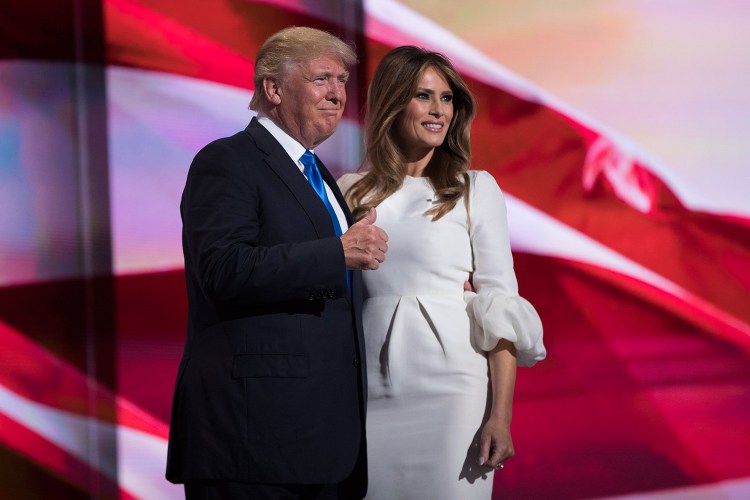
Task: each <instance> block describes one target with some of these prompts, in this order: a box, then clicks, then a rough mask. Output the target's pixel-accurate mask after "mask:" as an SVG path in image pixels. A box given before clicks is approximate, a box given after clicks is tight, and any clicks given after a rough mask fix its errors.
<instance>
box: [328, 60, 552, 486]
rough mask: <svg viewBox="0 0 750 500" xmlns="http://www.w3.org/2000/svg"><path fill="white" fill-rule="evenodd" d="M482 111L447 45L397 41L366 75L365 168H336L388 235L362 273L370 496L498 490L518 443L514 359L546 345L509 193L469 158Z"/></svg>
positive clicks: (527, 359) (353, 201) (362, 209)
mask: <svg viewBox="0 0 750 500" xmlns="http://www.w3.org/2000/svg"><path fill="white" fill-rule="evenodd" d="M474 112H475V107H474V100H473V98H472V96H471V93H470V91H469V89H468V88H467V87H466V84H465V83H464V82H463V81H462V80H461V77H460V76H459V75H458V73H457V72H456V70H455V69H454V68H453V67H452V66H451V64H450V62H449V61H448V60H447V59H445V58H444V57H443V56H441V55H440V54H437V53H434V52H428V51H425V50H422V49H419V48H417V47H411V46H407V47H398V48H396V49H393V50H392V51H390V52H389V53H388V54H387V55H386V56H385V57H384V58H383V60H382V61H381V62H380V64H379V66H378V68H377V69H376V71H375V75H374V77H373V80H372V82H371V84H370V89H369V92H368V100H367V118H366V152H365V161H364V165H363V169H362V173H356V174H347V175H345V176H343V177H342V178H341V179H340V181H339V184H340V185H341V187H342V190H343V191H344V192H345V193H346V197H347V201H348V202H349V204H350V206H351V208H352V210H353V211H354V214H355V217H357V216H359V217H361V216H363V215H364V214H366V213H367V212H368V211H369V210H370V209H371V208H372V207H376V208H377V224H378V226H380V227H381V228H382V229H384V230H385V231H386V233H387V234H388V236H389V241H388V244H389V250H388V258H387V259H386V260H385V261H384V262H383V263H382V264H381V266H380V268H379V269H378V270H377V271H369V272H367V273H364V280H365V299H366V300H365V305H364V328H365V338H366V352H367V364H368V391H369V400H368V417H367V439H368V462H369V474H370V477H369V491H368V498H373V499H389V500H391V499H398V498H431V499H457V498H461V499H470V498H483V499H488V498H490V496H491V494H492V478H493V473H494V470H495V468H502V467H503V462H504V461H505V460H507V459H508V458H510V457H511V456H513V454H514V450H513V442H512V440H511V435H510V421H511V410H512V400H513V388H514V384H515V377H516V365H517V364H525V365H532V364H534V362H536V361H537V360H541V359H543V358H544V356H545V350H544V346H543V344H542V326H541V322H540V320H539V317H538V315H537V314H536V311H535V310H534V308H533V307H532V306H531V304H529V303H528V302H526V301H525V300H524V299H523V298H521V297H519V296H518V290H517V284H516V278H515V274H514V272H513V262H512V257H511V252H510V243H509V240H508V231H507V223H506V215H505V202H504V199H503V196H502V193H501V192H500V189H499V188H498V186H497V183H496V182H495V180H494V179H493V177H492V176H491V175H490V174H488V173H487V172H479V171H469V170H468V169H469V160H470V144H469V129H470V125H471V121H472V119H473V117H474ZM468 281H471V284H467V285H466V286H467V289H468V290H469V291H467V292H466V293H464V284H465V283H466V282H468ZM472 286H473V290H475V291H476V293H474V292H473V291H471V289H472Z"/></svg>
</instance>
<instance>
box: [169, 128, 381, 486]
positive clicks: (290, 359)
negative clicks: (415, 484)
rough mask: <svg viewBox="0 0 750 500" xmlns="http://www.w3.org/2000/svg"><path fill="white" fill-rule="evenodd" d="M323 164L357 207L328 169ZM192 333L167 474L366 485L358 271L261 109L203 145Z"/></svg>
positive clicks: (192, 201) (187, 204)
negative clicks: (349, 265)
mask: <svg viewBox="0 0 750 500" xmlns="http://www.w3.org/2000/svg"><path fill="white" fill-rule="evenodd" d="M318 165H319V167H320V171H321V175H322V176H323V178H324V180H325V181H326V182H327V183H328V185H329V186H330V187H331V189H332V191H333V192H334V193H335V196H336V198H337V200H338V202H339V204H340V205H341V207H342V208H343V209H344V211H345V213H346V216H347V219H348V221H349V224H351V223H352V221H351V215H350V214H349V211H348V210H347V208H346V203H345V202H344V199H343V197H342V195H341V193H340V191H339V190H338V187H337V186H336V183H335V181H334V179H333V177H332V176H331V174H330V173H329V172H328V170H326V168H325V166H324V165H323V164H322V163H321V162H320V161H319V162H318ZM180 210H181V215H182V221H183V251H184V257H185V275H186V281H187V293H188V302H189V308H188V332H187V342H186V345H185V352H184V355H183V358H182V360H181V362H180V365H179V370H178V375H177V383H176V387H175V394H174V401H173V406H172V418H171V423H170V435H169V452H168V459H167V479H169V480H170V481H172V482H185V481H190V480H195V479H218V480H232V481H250V482H263V483H286V484H319V483H325V484H328V483H336V482H340V481H342V480H344V479H345V478H347V477H349V478H350V481H349V482H350V486H353V487H354V490H353V491H356V493H352V497H361V496H363V495H364V492H365V490H366V463H365V456H366V455H365V453H366V452H365V450H366V444H365V438H364V420H365V405H366V380H365V368H364V360H365V356H364V353H363V349H364V340H363V337H362V327H361V324H362V323H361V307H362V281H361V274H360V272H359V271H354V272H352V276H351V290H350V289H349V288H348V286H347V280H346V273H345V263H344V252H343V247H342V245H341V241H340V239H339V238H338V237H336V235H335V233H334V229H333V224H332V223H331V219H330V216H329V214H328V212H327V210H326V208H325V206H324V205H323V203H322V202H321V201H320V199H319V198H318V197H317V195H316V194H315V191H314V190H313V189H312V187H311V186H310V184H309V183H308V182H307V180H306V179H305V177H304V176H303V175H302V173H301V172H300V170H299V168H298V167H297V165H296V164H295V163H294V162H293V161H292V160H291V159H290V158H289V156H288V155H287V153H286V152H285V151H284V149H283V148H282V147H281V145H280V144H279V143H278V141H276V140H275V139H274V137H273V136H272V135H271V134H270V133H269V132H268V131H267V130H266V129H265V128H264V127H263V126H262V125H260V124H259V123H258V122H257V120H255V119H253V120H252V121H251V122H250V124H249V125H248V127H247V128H246V129H245V130H244V131H242V132H239V133H237V134H235V135H234V136H232V137H227V138H223V139H219V140H217V141H214V142H212V143H210V144H209V145H207V146H206V147H205V148H203V149H202V150H201V151H200V152H199V153H198V154H197V155H196V157H195V159H194V160H193V163H192V165H191V166H190V171H189V173H188V177H187V182H186V186H185V190H184V192H183V196H182V203H181V206H180Z"/></svg>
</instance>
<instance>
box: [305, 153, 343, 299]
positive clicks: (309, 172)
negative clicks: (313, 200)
mask: <svg viewBox="0 0 750 500" xmlns="http://www.w3.org/2000/svg"><path fill="white" fill-rule="evenodd" d="M299 161H300V162H302V165H304V166H305V177H307V180H308V181H310V185H311V186H312V188H313V189H314V190H315V192H316V193H317V194H318V196H319V197H320V199H321V201H323V205H325V206H326V210H328V215H330V216H331V222H333V230H334V231H335V232H336V236H341V224H339V218H338V217H336V212H334V211H333V205H331V202H330V201H328V195H327V194H326V186H325V184H324V183H323V178H322V177H321V176H320V170H318V164H317V163H316V162H315V155H314V154H312V151H310V150H308V149H306V150H305V154H303V155H302V156H301V157H300V159H299ZM351 283H352V278H351V271H349V270H348V269H347V270H346V284H347V285H348V286H349V288H351V286H352V285H351Z"/></svg>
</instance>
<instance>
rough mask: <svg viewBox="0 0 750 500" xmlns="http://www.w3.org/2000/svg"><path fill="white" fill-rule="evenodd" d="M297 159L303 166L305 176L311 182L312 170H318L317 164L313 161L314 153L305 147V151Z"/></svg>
mask: <svg viewBox="0 0 750 500" xmlns="http://www.w3.org/2000/svg"><path fill="white" fill-rule="evenodd" d="M299 161H300V162H301V163H302V165H304V167H305V177H307V179H308V180H310V182H313V181H312V179H310V175H311V173H312V171H313V170H315V171H318V164H317V163H316V162H315V155H314V154H313V153H312V151H310V150H309V149H306V150H305V153H304V154H303V155H302V156H301V157H300V159H299ZM313 175H314V174H313ZM318 176H320V172H319V171H318ZM313 187H314V186H313ZM316 191H317V189H316Z"/></svg>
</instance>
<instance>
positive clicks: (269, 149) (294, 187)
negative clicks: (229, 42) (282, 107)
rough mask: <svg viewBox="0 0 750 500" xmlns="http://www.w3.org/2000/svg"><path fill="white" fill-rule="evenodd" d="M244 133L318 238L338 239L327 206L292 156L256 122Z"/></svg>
mask: <svg viewBox="0 0 750 500" xmlns="http://www.w3.org/2000/svg"><path fill="white" fill-rule="evenodd" d="M245 130H246V131H247V132H248V133H249V134H250V135H251V136H252V137H253V139H254V140H255V143H256V145H257V146H258V149H260V150H261V152H263V153H264V154H265V155H266V157H265V161H266V164H267V165H268V166H269V167H270V168H271V170H273V171H274V172H275V173H276V175H278V176H279V178H280V179H281V180H282V182H284V184H286V186H287V188H288V189H289V191H291V192H292V194H293V195H294V197H295V198H296V199H297V201H298V202H299V204H300V206H301V207H302V209H303V210H304V211H305V212H306V213H307V216H308V217H309V219H310V222H311V223H312V225H313V227H314V228H315V232H316V233H317V235H318V237H319V238H326V237H330V236H335V235H336V232H335V231H334V229H333V223H332V222H331V217H330V215H328V210H327V209H326V207H325V205H324V204H323V202H322V201H321V199H320V198H319V197H318V195H317V194H316V193H315V190H314V189H313V188H312V186H311V185H310V183H309V182H307V179H305V176H304V175H303V174H302V172H300V170H299V167H297V165H296V164H295V163H294V162H293V161H292V159H291V158H289V155H288V154H287V153H286V151H284V148H282V147H281V145H280V144H279V143H278V141H276V139H274V137H273V135H271V133H270V132H269V131H268V130H266V128H265V127H263V125H261V124H260V123H258V121H257V120H256V119H255V118H253V119H252V121H251V122H250V124H249V125H248V126H247V128H246V129H245ZM326 174H327V175H328V177H330V174H329V173H328V171H326ZM321 175H322V174H321ZM333 185H334V186H335V185H336V184H335V183H334V184H333Z"/></svg>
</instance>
